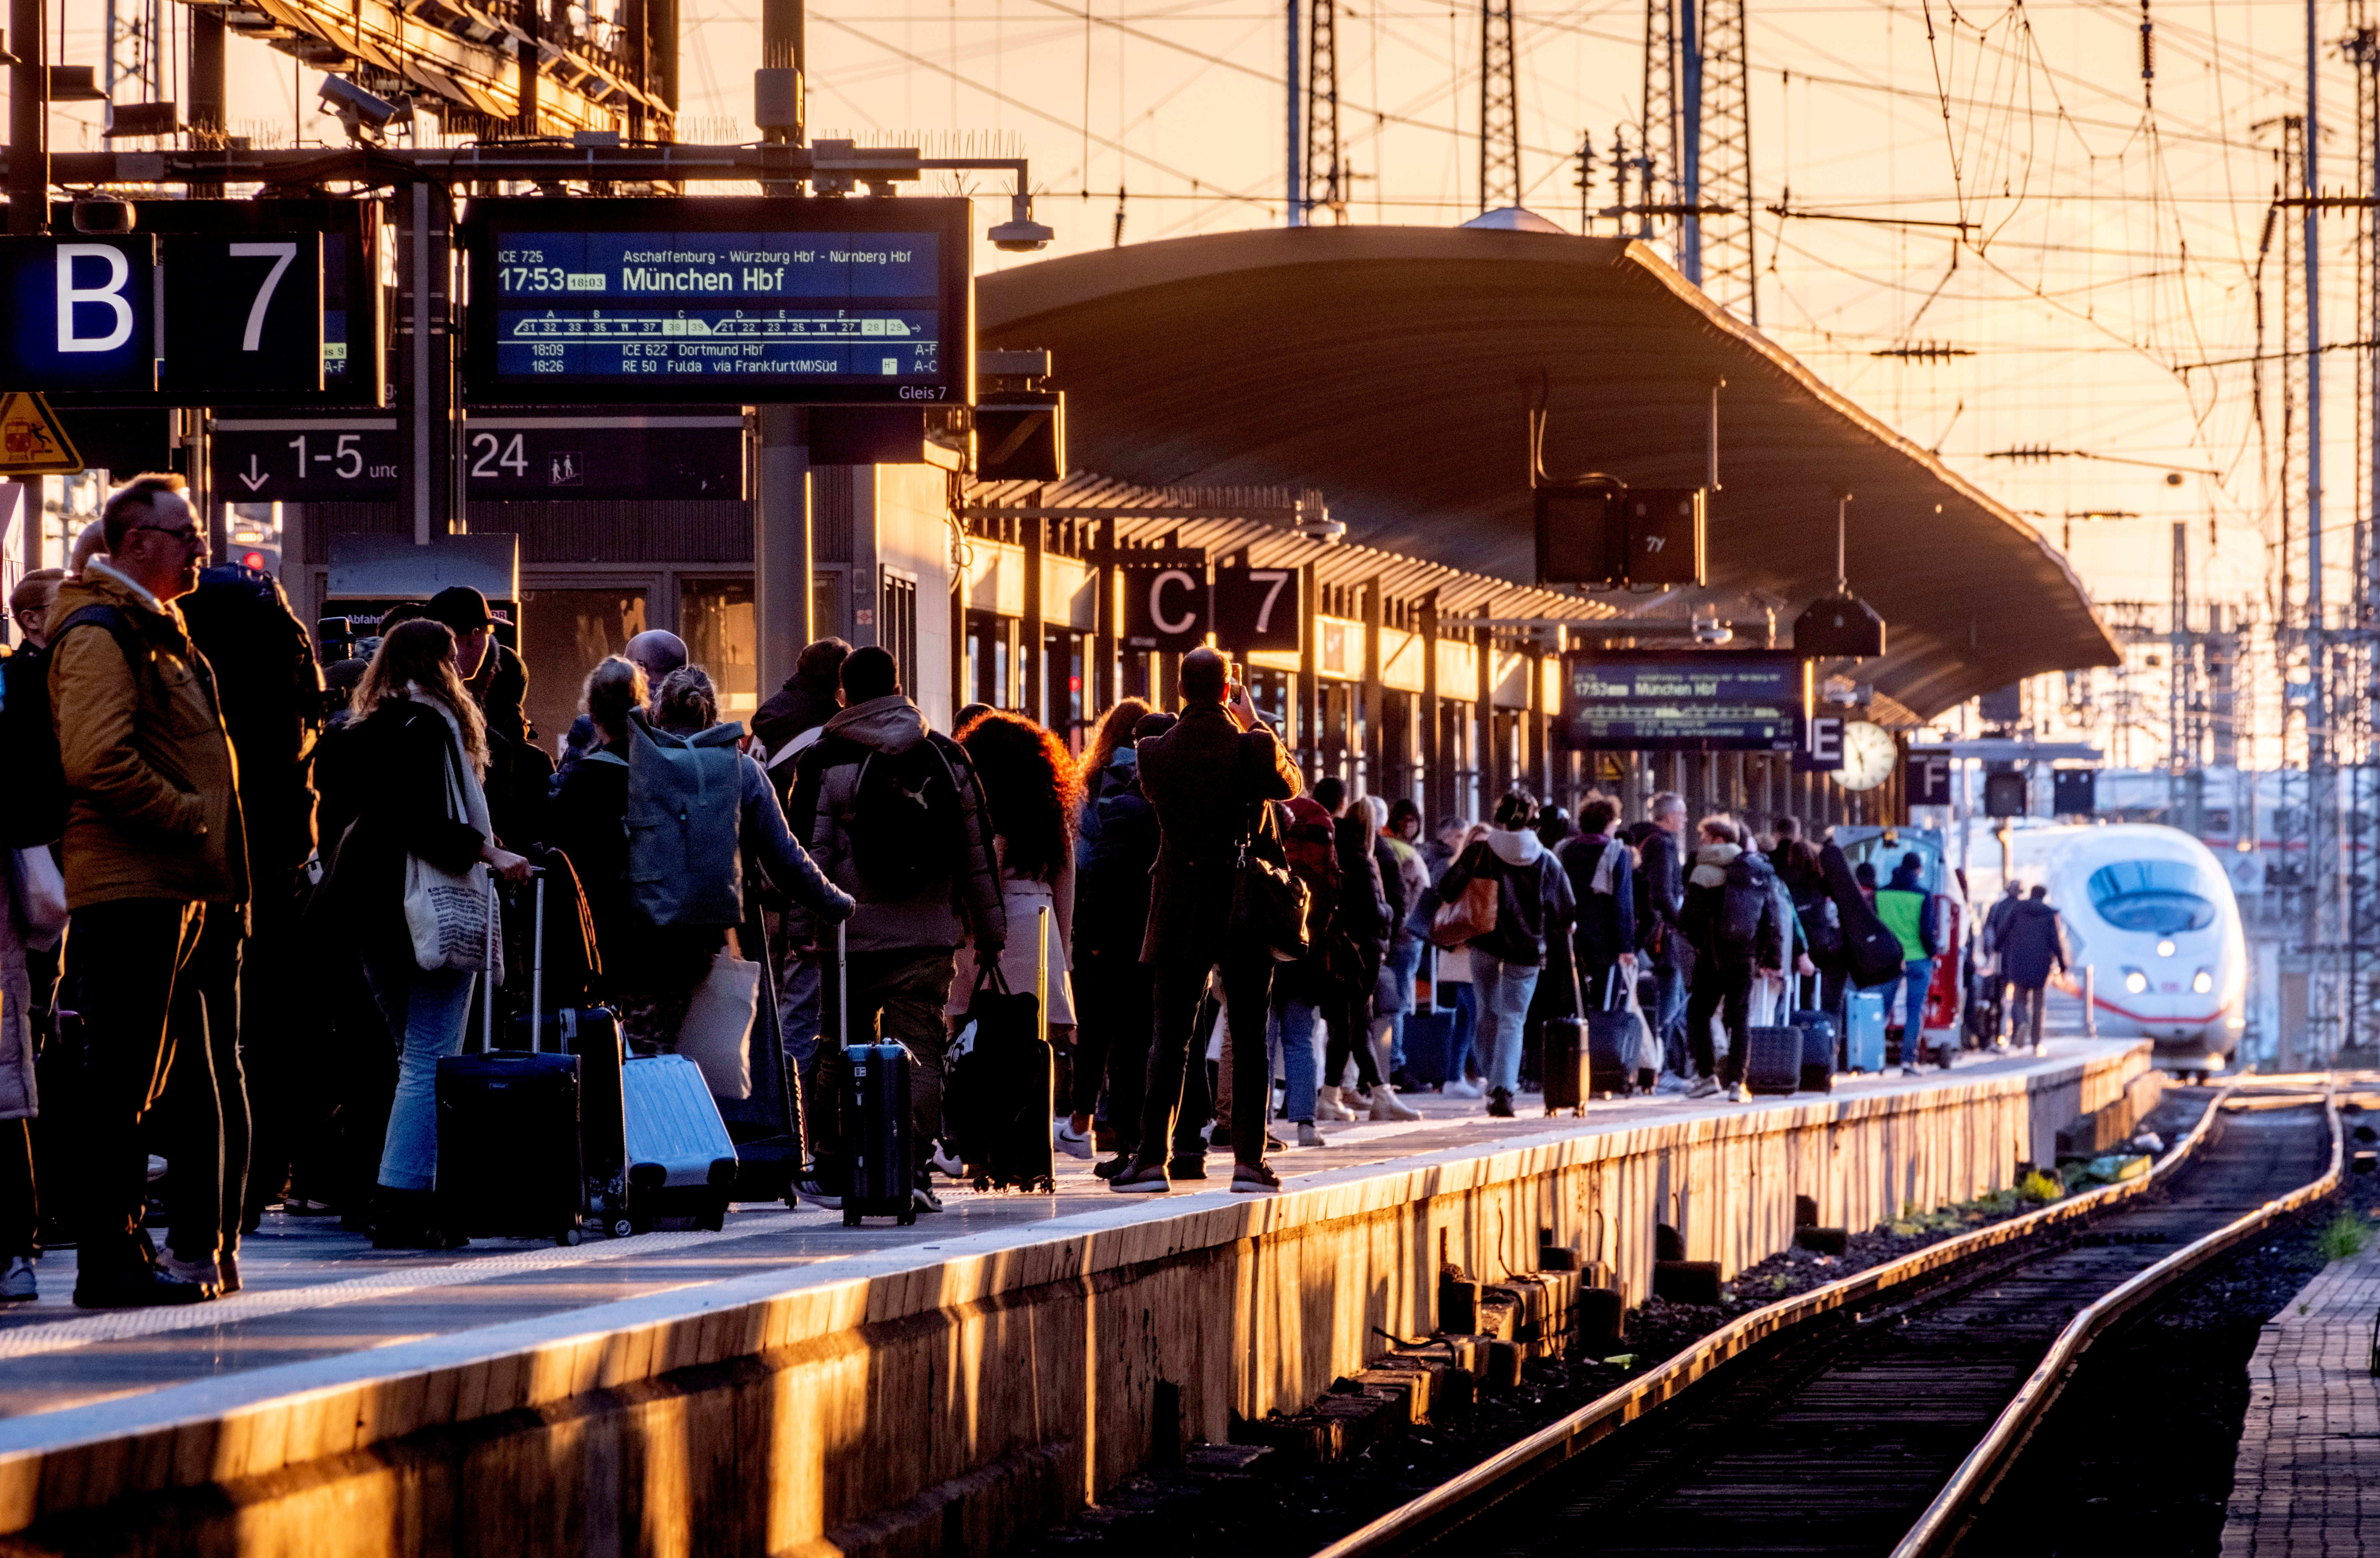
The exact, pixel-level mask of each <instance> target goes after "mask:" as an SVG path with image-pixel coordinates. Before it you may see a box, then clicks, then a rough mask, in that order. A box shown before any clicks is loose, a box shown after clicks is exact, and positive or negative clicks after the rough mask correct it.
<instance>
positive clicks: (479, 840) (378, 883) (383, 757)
mask: <svg viewBox="0 0 2380 1558" xmlns="http://www.w3.org/2000/svg"><path fill="white" fill-rule="evenodd" d="M351 709H352V713H353V720H352V729H351V731H350V732H349V733H348V735H347V737H346V743H343V744H346V747H347V751H346V753H345V754H343V755H342V762H343V765H344V764H346V763H348V762H352V768H351V770H350V771H351V772H352V773H353V774H354V776H355V778H356V781H357V784H358V794H357V796H356V819H355V821H354V823H353V824H352V825H350V826H349V827H348V828H347V830H346V838H345V839H343V840H342V841H341V843H340V845H339V851H338V858H337V860H336V862H335V863H334V869H333V875H332V879H331V882H330V884H329V888H328V891H329V894H330V900H331V902H332V903H333V904H334V905H335V907H336V910H337V912H338V913H339V914H340V915H341V916H342V917H343V918H344V919H345V920H346V923H347V924H349V925H350V926H352V927H353V935H354V936H355V938H356V940H357V941H358V943H359V944H360V945H361V948H362V951H363V966H364V977H365V978H366V979H367V980H368V981H369V982H370V985H371V992H372V996H373V998H374V999H375V1000H376V1001H377V1002H378V1003H379V1006H380V1009H381V1013H382V1016H383V1018H384V1019H385V1020H386V1021H387V1023H388V1032H389V1034H390V1036H391V1037H392V1038H394V1039H395V1041H396V1045H397V1048H398V1058H397V1081H396V1098H395V1104H394V1105H392V1106H391V1108H390V1111H389V1119H388V1136H387V1141H386V1143H385V1145H384V1146H383V1149H382V1152H381V1161H380V1178H379V1190H377V1192H376V1193H375V1196H374V1206H373V1209H372V1242H373V1244H374V1245H375V1246H377V1247H379V1248H381V1249H384V1250H452V1249H455V1248H457V1247H458V1246H460V1245H462V1244H464V1243H466V1242H468V1241H467V1240H465V1239H464V1238H462V1236H461V1235H459V1234H455V1233H453V1232H451V1231H450V1230H449V1229H447V1228H446V1227H445V1226H443V1222H442V1220H441V1219H440V1217H439V1214H438V1210H437V1206H436V1203H435V1202H434V1200H433V1198H432V1196H431V1189H432V1187H433V1186H434V1185H435V1184H436V1183H437V1175H438V1062H439V1061H440V1060H441V1059H442V1058H443V1057H446V1056H450V1055H459V1054H461V1053H462V1050H463V1033H464V1029H465V1028H466V1027H467V1026H468V1022H469V1020H470V1013H471V994H472V991H473V988H474V987H475V986H476V984H478V981H479V977H480V970H479V968H478V966H477V963H478V960H476V959H470V958H468V956H467V955H466V954H465V953H463V952H462V951H461V950H460V949H456V950H455V952H454V953H453V955H452V956H451V958H448V959H443V960H440V961H439V962H438V964H437V966H435V967H424V966H423V961H422V957H421V947H420V944H419V942H418V941H417V939H416V936H415V927H414V925H413V924H411V922H410V920H409V918H408V915H407V878H408V875H409V867H408V862H409V861H412V860H419V861H421V862H423V863H425V864H427V865H429V866H430V867H431V868H433V869H434V870H435V871H436V872H437V873H439V874H440V875H442V876H445V877H449V878H456V877H460V878H464V879H466V880H470V879H474V878H477V877H480V876H481V875H482V874H481V873H480V871H479V869H478V868H479V867H480V866H482V865H484V866H486V867H488V868H489V869H490V870H492V872H493V873H494V874H495V875H497V876H502V877H503V878H504V880H506V881H508V882H516V883H517V882H526V881H528V877H529V863H528V859H527V858H526V857H524V856H522V855H519V854H516V853H515V852H514V851H510V850H507V849H505V848H504V846H503V845H502V844H501V843H500V842H499V841H498V839H497V837H496V831H495V825H494V824H493V823H492V821H490V819H489V810H488V799H487V795H486V792H485V791H484V790H483V789H482V788H481V776H482V775H484V774H485V773H486V772H487V765H488V739H487V727H486V726H485V725H484V724H483V723H482V722H481V719H480V707H479V705H478V704H477V703H475V702H473V701H472V698H471V695H470V694H469V693H468V692H466V691H465V690H464V687H463V682H462V679H461V678H460V677H459V676H457V675H456V674H455V634H454V633H453V631H452V630H450V629H449V628H448V627H447V626H446V625H445V624H444V623H443V622H434V621H431V620H428V619H417V620H415V621H412V622H402V623H399V624H398V625H397V626H396V627H395V628H394V629H392V630H390V632H389V633H388V634H386V635H384V636H383V638H382V640H381V646H380V650H379V652H378V653H377V654H375V655H374V656H373V657H372V662H371V666H370V669H369V670H366V671H365V672H364V679H363V681H362V682H360V683H359V684H358V686H357V688H356V694H355V699H354V701H353V704H352V705H351ZM437 955H438V954H436V953H433V954H432V956H433V957H435V956H437ZM456 963H461V964H462V966H455V964H456Z"/></svg>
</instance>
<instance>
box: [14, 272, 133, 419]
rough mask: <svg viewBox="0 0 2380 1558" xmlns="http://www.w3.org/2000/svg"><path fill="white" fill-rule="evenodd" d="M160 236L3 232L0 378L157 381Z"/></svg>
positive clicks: (95, 386) (119, 389) (50, 382)
mask: <svg viewBox="0 0 2380 1558" xmlns="http://www.w3.org/2000/svg"><path fill="white" fill-rule="evenodd" d="M157 275H158V272H157V240H156V239H155V238H154V237H153V236H146V235H142V236H128V237H120V238H118V237H106V238H103V237H91V236H79V237H75V238H71V239H67V238H0V299H5V305H0V384H6V385H7V386H8V387H9V388H10V389H15V390H39V391H43V392H45V393H52V394H59V393H65V394H73V393H149V392H151V391H153V390H155V389H156V387H157Z"/></svg>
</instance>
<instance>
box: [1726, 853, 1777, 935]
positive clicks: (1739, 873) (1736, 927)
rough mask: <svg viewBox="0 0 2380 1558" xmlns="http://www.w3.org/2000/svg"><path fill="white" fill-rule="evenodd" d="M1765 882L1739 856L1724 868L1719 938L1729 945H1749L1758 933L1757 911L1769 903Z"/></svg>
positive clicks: (1758, 920)
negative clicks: (1725, 873) (1725, 869)
mask: <svg viewBox="0 0 2380 1558" xmlns="http://www.w3.org/2000/svg"><path fill="white" fill-rule="evenodd" d="M1768 901H1769V898H1768V884H1767V882H1766V881H1763V880H1762V879H1761V876H1760V874H1759V873H1758V872H1756V871H1755V870H1753V868H1752V867H1751V866H1749V865H1746V864H1744V863H1743V861H1742V860H1741V859H1737V860H1734V861H1730V862H1729V863H1728V867H1727V885H1726V886H1725V887H1723V888H1720V889H1719V911H1718V938H1719V940H1720V941H1721V942H1722V943H1723V944H1725V945H1726V946H1729V947H1749V946H1751V945H1752V944H1753V942H1754V940H1755V939H1756V938H1757V937H1758V936H1759V935H1760V912H1761V911H1762V910H1763V909H1765V908H1767V905H1768Z"/></svg>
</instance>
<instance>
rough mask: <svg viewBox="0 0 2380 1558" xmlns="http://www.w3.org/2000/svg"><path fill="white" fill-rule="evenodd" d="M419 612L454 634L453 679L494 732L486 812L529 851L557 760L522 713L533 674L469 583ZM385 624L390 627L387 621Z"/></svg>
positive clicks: (538, 835)
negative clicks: (509, 645) (505, 640)
mask: <svg viewBox="0 0 2380 1558" xmlns="http://www.w3.org/2000/svg"><path fill="white" fill-rule="evenodd" d="M421 614H422V615H423V616H425V617H427V618H429V619H430V620H431V622H442V623H443V624H445V626H446V627H447V628H448V629H449V630H450V631H451V632H452V633H453V634H455V675H456V676H458V677H460V678H462V681H463V687H464V690H465V691H466V692H468V693H469V694H471V701H472V702H473V703H475V704H478V705H479V706H480V716H481V718H482V719H483V720H484V721H485V723H486V725H487V730H488V772H487V779H486V786H487V795H488V815H489V816H490V818H491V820H492V822H493V823H494V825H495V830H496V837H497V838H499V839H503V840H504V843H505V844H506V845H507V847H510V848H513V849H525V848H527V847H528V845H530V844H532V843H535V842H537V841H538V840H539V839H542V838H543V837H544V834H545V821H546V809H547V806H548V804H549V803H550V802H551V800H552V793H551V792H552V789H553V756H552V755H549V754H548V753H547V752H546V751H545V750H544V749H543V748H542V747H540V746H539V745H538V744H537V731H536V730H535V729H534V728H533V727H531V726H530V724H529V722H528V715H527V714H525V713H524V712H523V711H522V708H521V702H522V700H523V699H525V698H526V697H528V669H527V668H526V667H525V666H523V665H522V664H521V658H520V656H518V655H517V654H516V653H514V652H513V651H512V650H511V649H508V648H506V647H505V646H504V645H503V644H502V643H501V642H499V641H498V640H497V638H496V635H495V631H494V624H495V617H494V615H493V614H492V613H491V612H490V611H489V610H488V598H487V597H486V596H484V595H481V594H480V592H479V591H478V590H475V589H473V588H471V587H470V586H468V585H450V586H447V587H446V588H444V589H442V590H440V591H439V592H438V593H437V594H436V595H433V596H431V598H430V603H429V604H428V605H427V606H425V607H423V608H422V610H421ZM383 625H384V624H383Z"/></svg>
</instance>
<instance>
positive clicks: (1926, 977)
mask: <svg viewBox="0 0 2380 1558" xmlns="http://www.w3.org/2000/svg"><path fill="white" fill-rule="evenodd" d="M1876 918H1878V919H1880V920H1882V921H1883V922H1884V924H1885V928H1886V929H1887V930H1888V931H1890V932H1892V934H1893V935H1894V936H1896V937H1898V938H1899V940H1900V956H1901V965H1900V990H1901V993H1902V1007H1903V1015H1902V1017H1901V1020H1900V1070H1901V1074H1902V1075H1903V1076H1911V1077H1913V1076H1915V1075H1917V1074H1918V1069H1917V1057H1919V1056H1921V1055H1923V1054H1924V1053H1925V995H1926V992H1927V991H1928V990H1929V989H1931V988H1932V986H1933V984H1934V959H1935V956H1936V955H1937V953H1939V952H1940V951H1941V949H1942V943H1941V934H1942V932H1941V923H1942V909H1941V904H1940V903H1939V901H1938V900H1936V898H1935V896H1934V895H1933V894H1932V893H1930V892H1928V891H1926V889H1925V856H1923V855H1921V854H1919V853H1918V852H1917V851H1914V850H1911V851H1908V852H1906V853H1904V854H1903V855H1902V856H1901V857H1900V864H1899V865H1897V866H1895V867H1893V870H1892V880H1891V881H1890V882H1889V883H1888V884H1887V885H1886V886H1885V887H1883V888H1878V889H1877V890H1876ZM1884 1007H1885V1010H1886V1011H1887V1012H1888V1013H1889V1012H1890V1011H1891V1009H1892V994H1891V991H1890V989H1889V988H1888V989H1887V991H1886V993H1885V997H1884Z"/></svg>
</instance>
